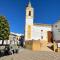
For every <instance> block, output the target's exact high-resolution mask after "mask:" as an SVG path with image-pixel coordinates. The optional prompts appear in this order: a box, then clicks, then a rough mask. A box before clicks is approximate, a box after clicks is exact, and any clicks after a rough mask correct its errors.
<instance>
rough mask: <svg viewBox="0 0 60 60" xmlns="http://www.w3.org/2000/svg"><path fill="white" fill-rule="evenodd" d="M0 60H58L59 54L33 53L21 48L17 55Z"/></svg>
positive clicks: (59, 58) (47, 52)
mask: <svg viewBox="0 0 60 60" xmlns="http://www.w3.org/2000/svg"><path fill="white" fill-rule="evenodd" d="M0 60H60V53H55V52H53V51H38V52H34V51H31V50H28V49H24V48H21V49H20V51H19V53H18V54H13V55H9V56H4V57H0Z"/></svg>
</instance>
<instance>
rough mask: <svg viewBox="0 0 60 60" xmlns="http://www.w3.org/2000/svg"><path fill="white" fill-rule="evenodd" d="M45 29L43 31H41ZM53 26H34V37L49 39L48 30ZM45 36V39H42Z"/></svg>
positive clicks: (36, 38) (35, 38)
mask: <svg viewBox="0 0 60 60" xmlns="http://www.w3.org/2000/svg"><path fill="white" fill-rule="evenodd" d="M41 30H43V32H41ZM51 30H52V29H51V27H47V26H33V31H32V39H34V40H38V39H40V40H48V36H47V31H51ZM41 36H43V39H41Z"/></svg>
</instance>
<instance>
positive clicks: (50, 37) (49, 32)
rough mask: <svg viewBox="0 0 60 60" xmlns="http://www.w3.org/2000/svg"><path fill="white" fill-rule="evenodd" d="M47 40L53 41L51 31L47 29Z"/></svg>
mask: <svg viewBox="0 0 60 60" xmlns="http://www.w3.org/2000/svg"><path fill="white" fill-rule="evenodd" d="M47 33H48V42H52V43H53V33H52V32H51V31H48V32H47Z"/></svg>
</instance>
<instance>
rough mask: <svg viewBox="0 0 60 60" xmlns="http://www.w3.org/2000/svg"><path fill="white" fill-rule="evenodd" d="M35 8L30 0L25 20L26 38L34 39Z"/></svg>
mask: <svg viewBox="0 0 60 60" xmlns="http://www.w3.org/2000/svg"><path fill="white" fill-rule="evenodd" d="M33 18H34V9H33V7H32V6H31V3H30V1H29V3H28V6H27V7H26V20H25V40H32V27H33Z"/></svg>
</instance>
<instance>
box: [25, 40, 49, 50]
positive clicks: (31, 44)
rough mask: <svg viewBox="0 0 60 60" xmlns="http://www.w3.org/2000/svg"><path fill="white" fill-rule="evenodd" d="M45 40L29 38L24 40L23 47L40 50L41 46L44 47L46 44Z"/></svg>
mask: <svg viewBox="0 0 60 60" xmlns="http://www.w3.org/2000/svg"><path fill="white" fill-rule="evenodd" d="M47 43H48V42H47V41H41V40H29V41H25V47H26V48H27V49H31V50H32V51H40V49H41V47H44V46H46V45H47Z"/></svg>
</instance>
